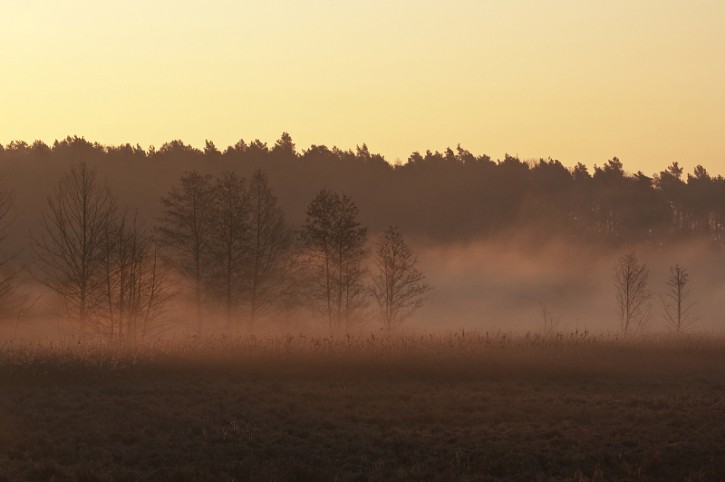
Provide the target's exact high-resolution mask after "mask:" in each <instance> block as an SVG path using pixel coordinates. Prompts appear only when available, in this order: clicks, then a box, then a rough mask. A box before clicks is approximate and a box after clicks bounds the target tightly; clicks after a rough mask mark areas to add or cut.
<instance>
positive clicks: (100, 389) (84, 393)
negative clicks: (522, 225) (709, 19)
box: [0, 332, 725, 481]
mask: <svg viewBox="0 0 725 482" xmlns="http://www.w3.org/2000/svg"><path fill="white" fill-rule="evenodd" d="M0 390H1V391H0V480H8V481H15V480H129V481H131V480H361V481H362V480H725V456H724V455H723V447H725V399H724V398H723V397H724V394H725V339H723V338H721V337H717V336H705V335H699V336H689V337H681V338H672V337H664V336H658V337H655V338H654V339H653V338H652V337H650V338H647V339H644V338H627V339H618V338H616V337H604V336H600V337H594V336H591V335H588V334H586V333H572V334H566V335H563V334H553V335H549V336H542V335H521V336H512V335H504V334H496V335H488V334H469V333H463V332H459V333H455V334H450V335H405V336H398V337H393V338H385V337H382V338H381V337H376V336H374V335H369V336H355V337H338V338H325V337H310V336H304V335H294V336H274V337H251V336H247V337H216V338H207V339H197V338H186V339H173V340H164V341H157V342H154V343H150V344H147V345H143V346H138V347H135V348H128V347H118V346H107V345H105V344H103V343H100V342H96V341H92V340H84V341H72V342H71V341H66V342H57V341H56V342H50V341H47V342H40V343H20V342H5V343H3V344H0Z"/></svg>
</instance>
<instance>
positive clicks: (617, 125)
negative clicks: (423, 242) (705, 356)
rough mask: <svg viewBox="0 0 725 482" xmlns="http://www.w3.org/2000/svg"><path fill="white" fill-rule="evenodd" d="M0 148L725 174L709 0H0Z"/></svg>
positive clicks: (722, 83) (722, 81)
mask: <svg viewBox="0 0 725 482" xmlns="http://www.w3.org/2000/svg"><path fill="white" fill-rule="evenodd" d="M0 12H1V14H0V74H1V75H0V143H3V144H7V143H9V142H10V141H12V140H25V141H27V142H32V141H33V140H35V139H40V140H43V141H45V142H47V143H52V141H53V140H55V139H61V138H64V137H66V136H68V135H78V136H83V137H85V138H86V139H88V140H91V141H98V142H100V143H103V144H112V145H116V144H123V143H127V142H128V143H131V144H136V143H138V144H140V145H141V146H142V147H148V146H150V145H155V146H156V147H159V146H160V145H162V144H163V143H164V142H167V141H170V140H173V139H181V140H183V141H184V142H186V143H190V144H192V145H194V146H197V147H203V145H204V141H205V140H206V139H209V140H212V141H213V142H214V143H215V144H216V145H217V146H218V147H221V148H223V147H226V146H228V145H231V144H234V143H236V142H237V141H238V140H239V139H245V140H246V141H250V140H252V139H255V138H259V139H261V140H263V141H266V142H268V143H270V144H271V143H273V142H274V141H275V140H276V139H278V138H279V136H280V134H281V133H282V132H283V131H287V132H289V133H290V134H291V135H292V138H293V140H294V141H295V143H296V144H297V146H298V148H299V149H306V148H308V147H309V146H310V145H312V144H318V145H319V144H325V145H327V146H332V145H337V146H339V147H341V148H344V149H347V148H354V147H355V146H356V145H359V144H362V143H367V145H368V146H369V148H370V150H371V151H373V152H379V153H381V154H383V155H384V156H385V157H386V159H387V160H388V161H390V162H405V161H406V160H407V158H408V156H409V155H410V153H411V152H413V151H416V150H420V151H425V150H426V149H431V150H443V149H445V148H446V147H448V146H451V147H455V146H456V145H458V144H461V145H462V146H463V147H464V148H466V149H469V150H470V151H472V152H474V153H475V154H483V153H486V154H489V155H490V156H491V157H493V158H494V159H496V158H502V157H503V156H504V154H506V153H508V154H512V155H518V156H519V157H521V158H522V159H534V158H539V157H544V158H546V157H551V158H555V159H559V160H561V161H562V162H563V163H564V164H565V165H568V166H572V165H574V164H575V163H577V162H583V163H585V164H587V165H589V166H593V165H594V164H599V165H601V164H603V163H604V162H606V161H607V160H608V159H610V158H611V157H613V156H618V157H619V158H620V159H621V160H622V161H623V163H624V166H625V169H626V170H628V171H631V172H634V171H637V170H642V171H644V172H645V173H647V174H651V173H654V172H656V171H660V170H662V169H664V167H666V166H667V165H668V164H670V163H671V162H672V161H679V162H680V164H681V165H683V166H684V167H685V168H686V169H687V170H688V171H689V170H691V169H692V168H693V167H694V166H695V165H697V164H702V165H704V166H705V167H706V168H708V169H709V170H710V171H711V172H716V173H722V174H725V28H723V25H725V2H723V1H720V0H709V1H708V0H699V1H698V0H690V1H687V0H608V1H605V0H547V1H541V0H445V1H444V0H344V1H341V0H265V1H256V0H203V1H201V0H125V1H123V2H118V1H115V0H114V1H112V0H3V2H2V7H1V8H0Z"/></svg>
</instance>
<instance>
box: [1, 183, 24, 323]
mask: <svg viewBox="0 0 725 482" xmlns="http://www.w3.org/2000/svg"><path fill="white" fill-rule="evenodd" d="M12 209H13V193H12V191H11V190H10V189H8V188H7V187H6V186H5V182H4V180H3V179H2V178H1V177H0V316H2V317H8V316H10V315H11V314H14V313H11V312H12V311H17V310H15V308H17V309H20V308H19V306H14V305H18V303H20V300H13V298H14V292H15V284H16V279H17V274H18V270H17V268H15V267H13V266H12V264H13V260H14V259H15V258H16V255H17V253H16V252H12V251H10V250H8V248H7V247H6V239H7V237H8V234H9V231H10V228H11V227H12V224H13V220H14V219H13V217H12V215H11V212H12Z"/></svg>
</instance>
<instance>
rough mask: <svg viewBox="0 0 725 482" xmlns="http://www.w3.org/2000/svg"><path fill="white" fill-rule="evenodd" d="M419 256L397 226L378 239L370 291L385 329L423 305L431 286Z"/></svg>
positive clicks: (387, 329)
mask: <svg viewBox="0 0 725 482" xmlns="http://www.w3.org/2000/svg"><path fill="white" fill-rule="evenodd" d="M416 264H417V258H416V256H415V254H413V251H411V249H410V248H409V247H408V245H407V244H406V243H405V241H404V240H403V237H402V236H401V234H400V232H399V231H398V229H397V228H395V227H390V228H388V230H387V231H385V233H383V234H382V235H381V236H380V238H378V242H377V246H376V248H375V267H376V272H375V273H374V275H373V282H372V287H371V293H372V295H373V298H374V299H375V301H376V302H377V305H378V308H379V310H380V321H381V322H382V324H383V328H384V329H385V330H386V331H391V330H392V329H393V327H395V326H397V325H399V324H401V323H403V322H404V321H405V320H406V319H408V318H409V317H410V316H411V315H412V314H413V312H415V310H417V309H418V308H420V307H421V306H423V302H424V301H425V293H426V292H427V291H428V290H430V287H429V286H428V285H427V284H426V283H425V276H424V275H423V273H421V272H420V271H419V270H418V269H417V267H416Z"/></svg>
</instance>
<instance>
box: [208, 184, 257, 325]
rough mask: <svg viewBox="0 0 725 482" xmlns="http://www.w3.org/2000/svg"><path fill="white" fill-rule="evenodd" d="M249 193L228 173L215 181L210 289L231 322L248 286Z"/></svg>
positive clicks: (228, 321)
mask: <svg viewBox="0 0 725 482" xmlns="http://www.w3.org/2000/svg"><path fill="white" fill-rule="evenodd" d="M249 208H250V206H249V196H248V194H247V191H246V186H245V182H244V179H241V178H239V177H238V176H237V175H236V174H234V173H232V172H226V173H224V174H223V175H222V176H221V177H220V178H219V179H217V181H216V196H215V198H214V216H213V224H214V230H213V236H212V250H213V253H214V258H215V263H214V266H215V273H214V276H213V284H214V291H215V292H216V293H217V295H218V296H219V297H220V298H221V299H222V301H223V303H224V309H225V313H226V317H227V323H228V324H229V325H231V322H232V316H233V313H234V311H235V310H236V309H237V307H238V306H239V304H240V301H241V297H242V294H243V293H244V292H246V290H247V287H248V285H249V281H248V278H249V276H248V274H249V273H248V269H247V265H248V264H249V257H250V248H251V246H250V244H251V239H250V238H251V236H250V223H249V210H250V209H249Z"/></svg>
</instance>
